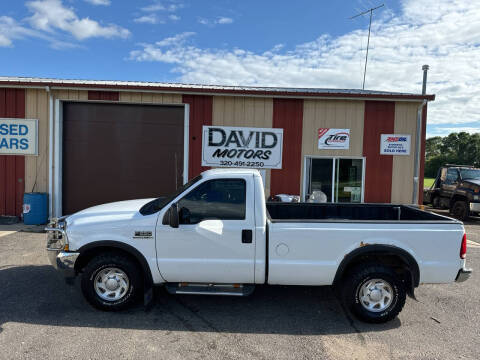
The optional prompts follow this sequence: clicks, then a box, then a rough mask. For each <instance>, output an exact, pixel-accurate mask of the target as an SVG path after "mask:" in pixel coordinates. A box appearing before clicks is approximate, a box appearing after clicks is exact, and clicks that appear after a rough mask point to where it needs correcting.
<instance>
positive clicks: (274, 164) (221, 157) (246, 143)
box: [202, 126, 283, 169]
mask: <svg viewBox="0 0 480 360" xmlns="http://www.w3.org/2000/svg"><path fill="white" fill-rule="evenodd" d="M282 145H283V129H269V128H248V127H230V126H204V127H203V135H202V166H220V167H251V168H258V169H261V168H264V169H281V168H282Z"/></svg>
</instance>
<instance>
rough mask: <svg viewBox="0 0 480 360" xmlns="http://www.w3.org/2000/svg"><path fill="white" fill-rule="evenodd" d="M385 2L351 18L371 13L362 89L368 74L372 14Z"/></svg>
mask: <svg viewBox="0 0 480 360" xmlns="http://www.w3.org/2000/svg"><path fill="white" fill-rule="evenodd" d="M383 6H384V4H382V5H379V6H377V7H374V8H371V9H368V10H365V11H364V12H361V13H360V14H357V15H354V16H352V17H351V18H350V20H352V19H355V18H356V17H359V16H363V15H365V14H368V13H370V24H369V25H368V40H367V53H366V54H365V68H364V70H363V85H362V90H365V77H366V76H367V62H368V48H369V46H370V29H371V27H372V15H373V11H374V10H377V9H379V8H381V7H383Z"/></svg>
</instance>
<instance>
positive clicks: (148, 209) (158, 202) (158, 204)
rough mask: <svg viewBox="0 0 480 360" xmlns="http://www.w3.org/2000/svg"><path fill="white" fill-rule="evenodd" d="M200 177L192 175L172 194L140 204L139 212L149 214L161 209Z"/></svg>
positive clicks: (200, 176)
mask: <svg viewBox="0 0 480 360" xmlns="http://www.w3.org/2000/svg"><path fill="white" fill-rule="evenodd" d="M201 178H202V175H198V176H197V177H194V178H193V179H192V180H190V181H189V182H187V183H186V184H184V185H183V186H180V187H179V188H178V189H177V191H175V193H174V194H172V195H169V196H166V197H159V198H157V199H155V200H152V201H150V202H148V203H146V204H145V205H143V206H142V208H141V209H140V214H142V215H151V214H153V213H156V212H157V211H159V210H160V209H162V208H163V207H164V206H165V205H167V204H168V203H169V202H170V201H172V200H173V199H175V198H176V197H177V196H178V195H180V194H181V193H182V192H184V191H185V190H187V189H188V188H189V187H191V186H192V185H193V184H195V183H196V182H198V181H199V180H200V179H201Z"/></svg>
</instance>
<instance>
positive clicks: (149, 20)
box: [133, 14, 159, 24]
mask: <svg viewBox="0 0 480 360" xmlns="http://www.w3.org/2000/svg"><path fill="white" fill-rule="evenodd" d="M133 21H135V22H136V23H143V24H158V22H159V19H158V17H157V15H155V14H148V15H143V16H140V17H138V18H135V19H133Z"/></svg>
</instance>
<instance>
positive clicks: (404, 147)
mask: <svg viewBox="0 0 480 360" xmlns="http://www.w3.org/2000/svg"><path fill="white" fill-rule="evenodd" d="M410 137H411V136H410V135H398V134H382V135H381V137H380V155H410Z"/></svg>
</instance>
